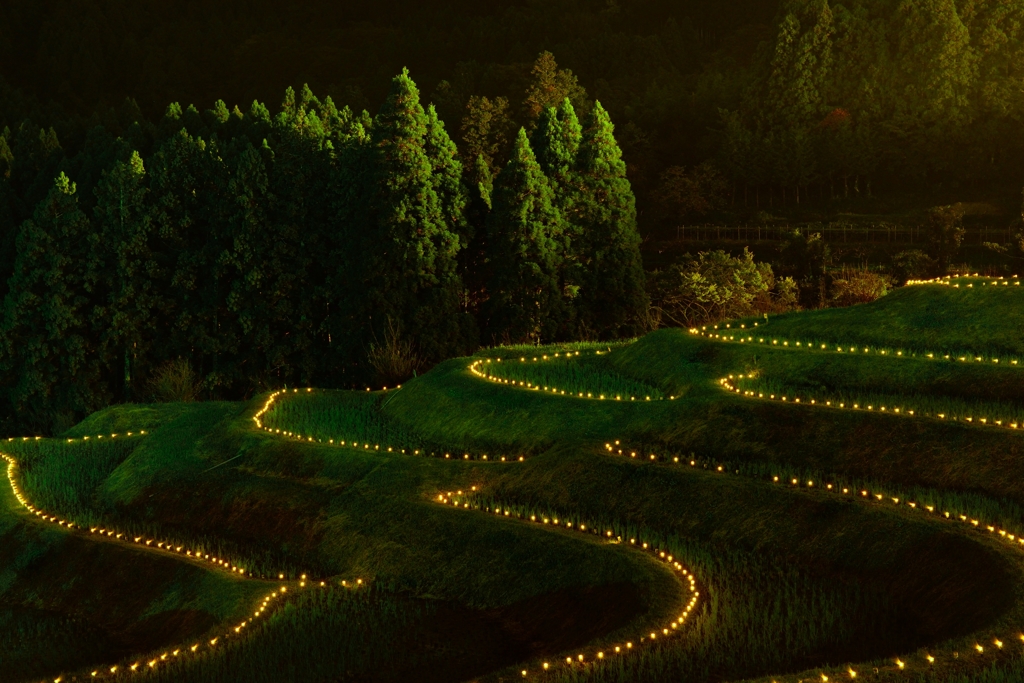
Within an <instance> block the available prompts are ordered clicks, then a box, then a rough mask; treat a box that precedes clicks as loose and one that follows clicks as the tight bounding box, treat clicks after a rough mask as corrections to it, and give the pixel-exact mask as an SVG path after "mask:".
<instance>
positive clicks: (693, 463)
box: [604, 440, 1024, 683]
mask: <svg viewBox="0 0 1024 683" xmlns="http://www.w3.org/2000/svg"><path fill="white" fill-rule="evenodd" d="M604 449H605V451H607V452H608V453H611V454H613V455H621V456H627V457H630V458H633V459H637V460H643V461H647V462H665V463H673V464H682V465H686V466H689V467H691V468H697V467H701V468H702V469H708V470H709V471H710V472H713V473H720V474H729V472H727V471H726V470H725V467H724V465H712V466H711V467H710V468H708V466H707V465H704V464H702V463H699V462H698V461H697V460H696V459H687V458H682V459H680V457H679V456H664V455H659V454H656V453H647V454H645V452H643V451H637V450H635V449H630V448H628V447H625V446H623V445H622V442H621V440H616V441H614V442H610V443H606V444H605V445H604ZM733 473H734V474H740V471H739V470H735V471H734V472H733ZM771 482H772V483H773V484H778V485H783V486H789V487H791V488H804V489H809V490H812V491H821V492H823V493H831V494H836V495H839V496H842V497H849V498H850V499H851V500H853V499H856V500H861V501H864V502H871V503H875V504H879V505H893V506H900V507H901V508H902V509H904V510H908V511H917V512H922V513H924V514H926V515H929V516H934V518H935V519H939V520H943V521H946V520H948V521H950V522H959V523H962V524H964V525H966V526H968V527H969V528H973V529H977V530H978V531H980V532H983V533H987V534H989V535H991V536H992V537H993V538H998V539H1000V540H1002V541H1005V542H1006V543H1007V544H1008V545H1010V546H1012V547H1014V548H1017V549H1019V550H1024V536H1021V535H1020V533H1012V532H1010V531H1008V530H1006V529H1001V528H999V527H997V526H995V525H993V524H986V523H984V522H982V521H981V519H980V518H978V517H977V516H969V515H965V514H960V513H955V512H950V511H948V510H944V511H942V512H936V507H935V506H934V505H927V504H922V503H918V502H916V501H908V500H906V499H903V498H900V497H899V496H893V495H891V494H887V493H882V492H878V491H871V490H868V489H859V490H853V489H851V488H849V487H843V486H838V485H834V484H831V483H827V482H826V483H825V484H824V485H823V484H822V483H821V482H816V481H814V480H813V479H808V480H802V479H800V478H797V477H787V476H780V475H773V476H772V478H771ZM988 637H991V638H992V640H991V643H989V644H983V643H982V642H981V641H980V640H979V641H976V642H975V643H974V645H973V646H972V648H971V652H973V653H975V654H977V655H982V654H984V653H985V652H986V651H995V652H999V651H1002V650H1003V649H1004V647H1005V645H1006V641H1004V640H1003V639H1002V638H1000V637H998V636H993V635H991V634H990V635H989V636H988ZM1006 638H1007V640H1009V641H1019V642H1020V643H1021V644H1022V645H1024V632H1020V633H1016V634H1014V635H1012V636H1007V637H1006ZM986 642H987V641H986ZM960 654H961V653H960V652H959V651H955V652H951V653H948V654H947V655H946V656H947V657H948V658H949V659H950V660H959V659H960ZM905 656H906V655H905ZM941 656H942V655H939V657H941ZM906 657H907V660H908V661H909V660H911V659H912V657H910V656H906ZM939 657H937V656H936V655H935V654H932V653H929V652H925V653H923V654H922V655H921V658H922V659H923V662H922V663H923V664H927V666H928V668H931V667H933V666H934V665H935V664H936V662H938V661H939ZM907 663H908V662H907V661H904V660H903V659H901V658H899V657H897V658H895V659H894V660H893V664H894V667H895V668H894V669H893V670H894V671H903V670H905V669H906V666H907ZM858 673H860V672H858V671H857V670H856V669H854V668H853V667H848V668H847V669H846V671H844V672H840V673H839V674H836V673H835V672H819V674H820V676H821V680H822V681H823V682H825V681H829V680H833V681H834V680H840V679H841V678H851V679H854V678H857V676H858ZM874 673H875V674H876V675H877V674H878V669H875V670H874ZM837 676H838V678H837ZM801 680H805V679H801ZM773 683H777V681H773Z"/></svg>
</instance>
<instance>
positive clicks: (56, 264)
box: [0, 173, 110, 432]
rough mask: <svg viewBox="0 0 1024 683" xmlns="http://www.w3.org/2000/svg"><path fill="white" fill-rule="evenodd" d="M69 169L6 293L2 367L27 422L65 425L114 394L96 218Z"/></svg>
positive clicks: (27, 229) (23, 246)
mask: <svg viewBox="0 0 1024 683" xmlns="http://www.w3.org/2000/svg"><path fill="white" fill-rule="evenodd" d="M75 192H76V187H75V184H74V183H73V182H71V181H70V180H69V179H68V177H67V176H66V175H64V174H63V173H62V174H60V175H59V176H57V178H56V180H55V181H54V185H53V188H52V189H51V190H50V192H49V194H47V196H46V198H45V199H44V200H43V201H42V202H40V203H39V205H38V206H37V207H36V210H35V212H34V214H33V218H32V219H31V220H27V221H25V222H24V223H23V224H22V226H21V230H20V232H19V234H18V246H17V252H18V255H17V259H16V260H15V264H14V274H13V275H12V276H11V280H10V291H9V292H8V293H7V296H6V297H5V299H4V322H3V334H2V335H0V339H2V342H0V343H2V344H3V346H2V347H0V372H2V373H3V377H4V385H5V386H6V387H7V399H8V401H9V403H10V408H11V409H12V412H13V413H14V414H15V415H18V417H19V420H20V422H21V424H22V426H23V428H27V429H33V430H37V431H44V432H48V431H53V432H59V431H62V430H63V429H66V428H68V427H70V426H71V425H73V424H75V423H76V422H77V421H79V420H80V419H82V418H83V417H85V416H86V415H88V414H89V413H91V412H93V411H95V410H98V409H99V408H101V407H103V406H104V405H106V404H107V402H108V401H109V398H110V395H109V391H108V389H107V385H106V382H105V381H104V377H103V372H102V367H101V364H100V361H99V358H98V355H97V353H96V351H97V344H96V340H95V338H94V336H93V335H92V331H91V327H92V325H91V321H90V319H89V316H90V313H91V312H92V308H93V306H92V303H93V302H92V301H90V293H91V292H92V291H93V288H94V285H95V284H96V282H95V280H96V277H95V273H94V272H91V268H90V259H89V258H88V254H89V243H88V241H89V236H90V235H91V234H92V226H91V225H90V223H89V219H88V217H86V215H85V214H84V213H83V212H82V211H81V210H80V209H79V207H78V201H77V197H76V196H75Z"/></svg>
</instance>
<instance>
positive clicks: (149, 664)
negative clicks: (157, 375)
mask: <svg viewBox="0 0 1024 683" xmlns="http://www.w3.org/2000/svg"><path fill="white" fill-rule="evenodd" d="M138 434H139V435H140V436H141V435H143V434H145V432H139V433H138ZM116 437H117V435H116V434H112V435H111V436H110V438H116ZM88 438H89V437H84V438H83V439H82V441H86V440H88ZM97 438H102V437H97ZM8 440H9V441H11V440H13V439H8ZM23 440H25V441H28V440H30V437H26V438H24V439H23ZM31 440H33V441H38V440H40V437H32V438H31ZM0 458H3V460H4V461H5V462H6V463H7V481H8V483H9V484H10V487H11V491H12V492H13V494H14V497H15V499H16V500H17V501H18V503H19V504H20V505H21V506H22V507H23V508H25V509H26V510H27V511H28V512H31V513H32V514H33V515H34V516H36V517H38V518H39V519H41V520H42V521H44V522H48V523H51V524H56V525H57V526H60V527H63V528H65V529H68V530H79V531H81V532H82V533H85V529H84V528H83V527H81V526H79V525H78V524H76V523H75V522H73V521H70V520H67V519H64V518H63V517H61V516H59V515H55V514H51V513H49V512H46V511H44V510H41V509H39V508H38V507H36V506H35V505H33V504H32V503H31V501H30V500H29V499H28V497H27V496H26V495H25V493H24V492H23V490H22V489H21V487H20V486H19V485H18V480H17V474H16V473H17V468H18V462H17V460H15V458H14V457H13V456H11V455H8V454H6V453H0ZM88 533H89V534H90V535H98V536H100V537H103V538H104V539H105V540H109V541H114V542H121V543H126V544H130V545H134V546H137V547H142V548H145V549H147V550H151V551H159V552H169V553H172V554H174V555H175V556H176V558H177V559H184V558H188V559H191V560H195V561H199V562H203V563H204V565H203V566H204V567H208V566H209V565H212V568H215V569H220V570H229V571H230V572H231V573H232V574H233V575H235V576H236V577H239V578H250V579H251V578H255V577H253V576H251V575H250V574H248V573H247V572H246V570H245V569H243V568H242V567H239V566H236V565H235V564H233V563H231V562H230V561H228V560H226V559H223V558H218V557H216V556H214V557H211V556H210V555H209V554H208V553H203V552H201V551H198V550H196V551H193V550H190V549H186V548H184V547H183V546H179V545H174V544H172V543H170V542H167V541H160V540H157V539H151V538H145V537H143V536H135V537H132V536H129V535H126V534H125V533H124V532H119V531H117V530H116V529H108V528H105V527H90V528H89V530H88ZM205 563H209V565H207V564H205ZM278 580H279V581H284V580H285V576H284V574H283V573H282V574H279V575H278ZM290 583H291V584H292V591H293V592H294V591H295V590H302V589H305V588H306V587H307V585H308V586H310V587H315V586H316V584H317V582H316V581H314V580H310V579H309V578H308V577H307V575H306V574H303V575H301V577H300V578H299V579H298V580H297V581H292V582H290ZM339 585H340V586H342V587H343V588H349V589H356V588H361V587H362V586H363V580H362V579H356V580H355V582H349V581H348V580H341V581H340V582H339ZM319 587H321V588H327V587H328V582H327V581H320V582H319ZM287 593H288V583H285V584H284V585H281V586H280V587H279V588H278V589H277V590H274V591H273V592H271V593H268V594H267V595H266V596H264V597H263V598H262V600H261V601H260V603H259V604H258V605H257V607H256V608H255V610H254V611H253V613H252V615H251V616H248V617H246V618H245V619H243V620H242V621H240V622H238V623H237V624H235V625H233V626H229V630H228V631H227V632H225V633H224V634H223V635H222V636H221V635H218V636H216V637H213V638H212V639H209V640H202V641H197V642H194V643H193V644H192V645H191V646H188V647H186V646H181V647H178V648H176V649H173V650H167V651H165V652H163V653H162V654H159V655H146V656H141V655H140V656H136V657H134V658H129V659H133V660H134V661H132V662H131V663H119V664H114V665H111V666H109V667H105V668H101V669H95V670H93V671H92V672H90V678H94V679H102V678H112V677H117V676H119V675H120V674H126V673H141V672H143V671H148V670H153V669H156V668H157V667H158V666H160V665H161V664H165V663H170V662H173V661H175V660H177V659H178V658H180V657H183V656H188V655H195V654H200V653H202V652H205V651H208V650H212V649H214V648H216V647H217V645H218V643H221V642H222V641H223V640H224V639H227V638H231V637H233V636H239V635H242V634H243V632H244V630H245V629H246V628H247V627H248V626H250V625H251V624H252V623H253V620H255V619H260V618H262V617H264V616H265V615H266V613H267V611H268V610H269V609H271V608H272V607H273V606H274V605H279V604H281V603H282V602H283V598H284V597H285V596H286V594H287ZM124 661H127V659H126V660H124ZM63 680H64V676H63V675H61V676H57V677H56V678H54V679H53V682H54V683H62V681H63ZM45 683H49V681H47V682H45Z"/></svg>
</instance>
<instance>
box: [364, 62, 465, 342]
mask: <svg viewBox="0 0 1024 683" xmlns="http://www.w3.org/2000/svg"><path fill="white" fill-rule="evenodd" d="M427 128H428V120H427V115H426V112H424V111H423V107H422V106H421V105H420V98H419V91H418V90H417V88H416V84H415V83H413V81H412V79H411V78H409V72H408V70H403V71H402V73H401V74H400V75H398V76H396V77H395V78H394V79H393V80H392V82H391V92H390V93H388V97H387V100H386V101H385V103H384V106H383V107H382V108H381V110H380V112H379V113H378V114H377V117H376V119H375V121H374V124H373V134H372V141H371V144H372V146H373V154H372V157H371V160H370V161H371V164H370V174H371V178H370V182H371V189H370V201H369V216H368V225H367V229H366V231H365V233H364V240H363V243H362V244H363V247H362V253H361V254H360V257H361V261H362V272H363V277H362V281H363V286H364V287H365V297H364V298H363V299H364V308H363V311H364V316H363V317H364V319H365V320H367V321H368V322H369V326H370V331H371V335H372V336H373V337H375V338H383V337H384V335H385V331H386V330H387V329H388V326H395V327H397V329H398V330H399V333H400V334H402V335H404V336H405V337H406V338H407V339H408V340H410V341H412V342H413V343H414V345H415V346H416V348H417V352H418V353H419V354H420V356H421V357H422V358H424V359H426V360H440V359H442V358H445V357H447V356H449V355H451V354H453V353H456V352H457V351H458V350H459V349H460V348H461V347H462V346H464V340H463V336H462V335H463V332H464V325H465V322H466V321H465V320H464V316H462V315H460V313H459V295H460V293H461V291H462V285H461V281H460V278H459V275H458V272H457V269H456V258H457V256H458V253H459V249H460V247H461V239H460V236H459V234H458V233H457V232H456V231H455V229H454V226H453V225H451V223H450V221H449V220H448V219H447V218H446V216H445V213H444V203H443V201H442V198H441V197H440V196H439V195H438V192H437V188H438V184H437V181H436V180H435V178H434V177H433V170H434V169H433V165H432V163H431V159H430V157H429V156H428V154H427V142H426V136H427ZM364 343H365V344H366V345H367V346H368V345H369V344H370V343H371V340H370V339H366V340H364Z"/></svg>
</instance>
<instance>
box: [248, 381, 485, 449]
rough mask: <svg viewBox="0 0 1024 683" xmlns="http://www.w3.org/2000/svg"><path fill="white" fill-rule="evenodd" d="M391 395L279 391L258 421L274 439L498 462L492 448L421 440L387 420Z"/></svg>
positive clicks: (390, 393)
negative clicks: (278, 395)
mask: <svg viewBox="0 0 1024 683" xmlns="http://www.w3.org/2000/svg"><path fill="white" fill-rule="evenodd" d="M395 391H399V390H393V391H392V392H385V393H371V392H365V393H364V392H359V391H324V390H317V391H315V392H313V391H300V392H297V393H294V392H293V393H289V392H287V391H286V392H283V393H282V395H281V397H280V398H278V399H277V400H275V401H274V402H273V404H272V405H271V406H270V408H269V410H268V411H267V413H266V414H265V415H263V416H262V418H261V420H262V424H263V426H264V428H265V429H266V430H267V431H269V432H271V433H274V434H280V435H283V436H286V437H292V438H298V439H300V440H310V441H316V442H318V443H321V444H328V445H334V446H338V447H347V448H356V449H360V450H363V451H370V452H374V453H381V454H386V453H391V454H395V455H417V456H427V457H435V458H450V459H458V460H463V459H466V460H477V459H482V460H488V459H491V460H499V461H500V460H501V457H502V456H501V455H495V452H496V449H495V448H490V447H489V445H490V444H488V443H487V442H485V441H480V440H478V441H477V442H476V443H474V444H472V445H471V446H468V447H467V445H466V444H463V443H455V442H452V443H446V442H445V441H443V440H441V439H436V438H434V439H430V438H424V437H423V436H422V435H420V434H419V433H417V432H416V431H414V430H412V429H409V428H407V427H405V426H404V425H401V424H399V423H397V422H396V421H394V420H393V419H391V418H389V417H388V416H387V415H386V414H385V413H384V412H383V411H382V408H383V407H384V406H385V405H387V403H388V401H389V400H390V399H391V397H392V396H394V395H395V393H394V392H395Z"/></svg>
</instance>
